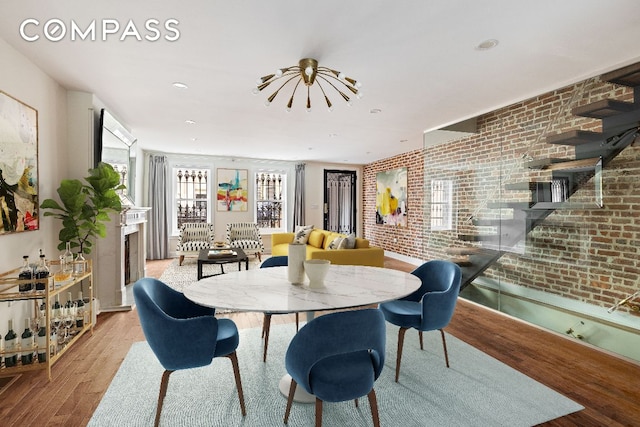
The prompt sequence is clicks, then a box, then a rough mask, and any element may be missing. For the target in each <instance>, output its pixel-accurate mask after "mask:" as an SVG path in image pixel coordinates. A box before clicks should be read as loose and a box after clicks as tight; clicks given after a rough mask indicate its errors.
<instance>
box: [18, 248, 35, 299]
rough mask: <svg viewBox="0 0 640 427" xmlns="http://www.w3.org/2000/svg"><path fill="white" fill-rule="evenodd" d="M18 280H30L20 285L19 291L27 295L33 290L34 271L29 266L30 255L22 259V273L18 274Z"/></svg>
mask: <svg viewBox="0 0 640 427" xmlns="http://www.w3.org/2000/svg"><path fill="white" fill-rule="evenodd" d="M18 279H20V280H28V282H24V283H20V284H18V291H19V292H22V293H25V292H30V291H32V290H33V282H31V280H32V279H33V269H32V268H31V266H30V265H29V255H24V256H23V257H22V267H20V272H19V273H18Z"/></svg>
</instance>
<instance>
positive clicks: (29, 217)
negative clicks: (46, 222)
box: [0, 91, 38, 235]
mask: <svg viewBox="0 0 640 427" xmlns="http://www.w3.org/2000/svg"><path fill="white" fill-rule="evenodd" d="M0 218H1V219H2V221H1V222H0V235H2V234H8V233H18V232H22V231H30V230H37V229H38V111H36V110H35V109H33V108H32V107H30V106H28V105H27V104H25V103H23V102H21V101H19V100H17V99H16V98H14V97H12V96H10V95H8V94H7V93H5V92H3V91H0Z"/></svg>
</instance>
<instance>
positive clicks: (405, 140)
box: [400, 139, 409, 142]
mask: <svg viewBox="0 0 640 427" xmlns="http://www.w3.org/2000/svg"><path fill="white" fill-rule="evenodd" d="M407 141H409V140H408V139H401V140H400V142H407Z"/></svg>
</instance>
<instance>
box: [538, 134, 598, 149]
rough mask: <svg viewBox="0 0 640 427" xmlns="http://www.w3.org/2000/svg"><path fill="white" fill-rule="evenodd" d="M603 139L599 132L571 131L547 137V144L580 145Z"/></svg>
mask: <svg viewBox="0 0 640 427" xmlns="http://www.w3.org/2000/svg"><path fill="white" fill-rule="evenodd" d="M603 139H604V135H602V133H600V132H591V131H587V130H571V131H569V132H564V133H560V134H558V135H547V144H555V145H574V146H575V145H582V144H589V143H591V142H598V141H601V140H603Z"/></svg>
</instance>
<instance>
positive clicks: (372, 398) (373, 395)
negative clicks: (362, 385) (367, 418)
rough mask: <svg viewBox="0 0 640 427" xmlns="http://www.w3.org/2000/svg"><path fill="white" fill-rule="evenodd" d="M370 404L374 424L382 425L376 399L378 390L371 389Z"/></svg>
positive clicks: (376, 426) (378, 426)
mask: <svg viewBox="0 0 640 427" xmlns="http://www.w3.org/2000/svg"><path fill="white" fill-rule="evenodd" d="M367 397H368V398H369V406H371V416H372V417H373V426H374V427H380V416H379V415H378V400H377V399H376V391H375V390H374V389H371V391H370V392H369V394H367Z"/></svg>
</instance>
